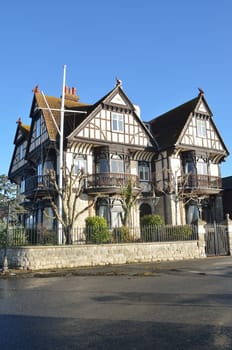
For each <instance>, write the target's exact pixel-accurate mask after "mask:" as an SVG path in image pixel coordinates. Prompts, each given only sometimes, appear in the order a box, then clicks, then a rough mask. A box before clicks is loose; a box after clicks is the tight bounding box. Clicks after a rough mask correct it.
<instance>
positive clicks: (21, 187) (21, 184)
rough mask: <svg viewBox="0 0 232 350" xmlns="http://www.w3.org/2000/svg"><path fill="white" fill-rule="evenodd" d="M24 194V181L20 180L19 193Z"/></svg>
mask: <svg viewBox="0 0 232 350" xmlns="http://www.w3.org/2000/svg"><path fill="white" fill-rule="evenodd" d="M24 192H25V179H24V178H22V179H21V182H20V193H24Z"/></svg>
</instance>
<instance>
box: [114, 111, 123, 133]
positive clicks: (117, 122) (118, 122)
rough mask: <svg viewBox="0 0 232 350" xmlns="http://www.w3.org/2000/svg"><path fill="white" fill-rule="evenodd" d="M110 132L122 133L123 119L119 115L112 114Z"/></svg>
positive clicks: (121, 115)
mask: <svg viewBox="0 0 232 350" xmlns="http://www.w3.org/2000/svg"><path fill="white" fill-rule="evenodd" d="M111 120H112V131H117V132H124V117H123V114H121V113H112V114H111Z"/></svg>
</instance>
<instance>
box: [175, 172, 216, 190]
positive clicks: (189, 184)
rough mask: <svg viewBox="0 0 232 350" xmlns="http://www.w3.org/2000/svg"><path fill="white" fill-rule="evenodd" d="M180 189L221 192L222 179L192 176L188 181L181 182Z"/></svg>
mask: <svg viewBox="0 0 232 350" xmlns="http://www.w3.org/2000/svg"><path fill="white" fill-rule="evenodd" d="M180 187H185V188H186V189H187V188H190V189H218V190H219V189H221V188H222V179H221V177H218V176H209V175H197V174H190V175H189V176H188V178H187V179H186V181H185V180H184V181H180Z"/></svg>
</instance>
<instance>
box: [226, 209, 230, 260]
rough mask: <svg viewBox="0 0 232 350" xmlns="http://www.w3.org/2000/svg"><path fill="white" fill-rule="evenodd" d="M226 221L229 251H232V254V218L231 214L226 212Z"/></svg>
mask: <svg viewBox="0 0 232 350" xmlns="http://www.w3.org/2000/svg"><path fill="white" fill-rule="evenodd" d="M225 222H226V225H227V232H228V240H229V252H230V255H232V220H230V215H229V214H226V220H225Z"/></svg>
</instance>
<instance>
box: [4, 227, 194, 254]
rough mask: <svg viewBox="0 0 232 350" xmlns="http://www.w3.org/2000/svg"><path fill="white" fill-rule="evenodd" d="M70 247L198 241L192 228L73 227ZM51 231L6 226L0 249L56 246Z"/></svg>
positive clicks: (54, 236)
mask: <svg viewBox="0 0 232 350" xmlns="http://www.w3.org/2000/svg"><path fill="white" fill-rule="evenodd" d="M70 236H71V237H70V244H118V243H146V242H170V241H171V242H173V241H192V240H198V233H197V226H194V225H181V226H172V225H160V226H157V225H143V226H141V227H127V226H122V227H114V228H111V227H97V226H92V227H91V226H88V227H75V228H73V229H72V230H71V232H70ZM56 244H57V233H56V231H55V230H47V229H41V228H39V229H29V228H24V227H21V226H20V227H19V226H15V227H10V228H9V229H8V233H6V230H4V231H2V232H0V248H4V247H5V246H6V245H7V246H8V247H16V246H25V245H56Z"/></svg>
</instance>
